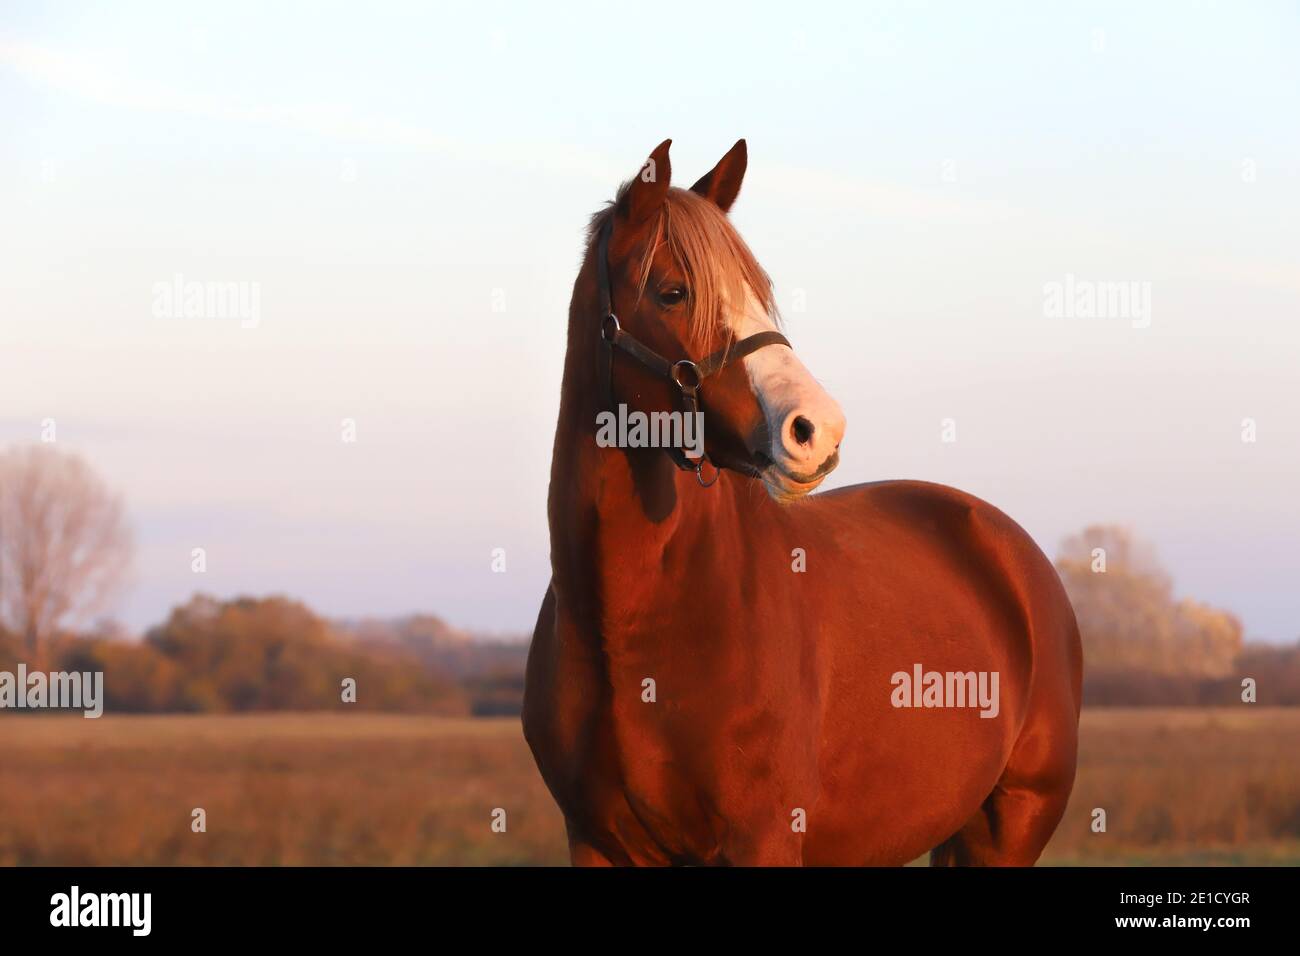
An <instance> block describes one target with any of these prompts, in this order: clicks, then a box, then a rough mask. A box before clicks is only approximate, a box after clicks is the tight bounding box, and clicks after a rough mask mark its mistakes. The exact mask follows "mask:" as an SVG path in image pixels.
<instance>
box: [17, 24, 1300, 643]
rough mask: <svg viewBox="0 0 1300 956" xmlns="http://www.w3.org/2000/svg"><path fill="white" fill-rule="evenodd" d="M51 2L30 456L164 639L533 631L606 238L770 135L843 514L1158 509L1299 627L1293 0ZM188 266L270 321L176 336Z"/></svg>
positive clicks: (1186, 583) (24, 56)
mask: <svg viewBox="0 0 1300 956" xmlns="http://www.w3.org/2000/svg"><path fill="white" fill-rule="evenodd" d="M45 6H46V5H44V4H35V3H32V4H13V3H10V4H6V8H5V11H4V13H3V14H0V17H2V19H0V115H2V116H3V125H2V126H0V445H3V444H8V443H10V442H15V441H26V440H35V439H36V438H37V437H38V435H39V427H40V422H41V420H43V419H45V418H53V419H55V421H56V422H57V427H58V436H59V441H60V442H61V443H62V444H63V445H64V446H65V447H68V448H72V449H75V450H78V451H80V452H82V453H84V454H85V455H86V456H87V457H88V458H89V459H90V460H92V461H93V463H94V464H95V465H96V466H97V467H98V468H99V470H100V471H101V472H102V473H103V474H104V475H105V477H106V478H108V479H109V481H110V482H111V483H112V484H114V485H115V486H117V487H119V488H120V489H122V491H123V492H124V493H125V495H126V497H127V501H128V504H129V506H130V510H131V513H132V516H133V521H134V524H135V527H136V530H137V535H138V538H139V555H138V560H137V564H136V569H135V584H134V587H133V589H132V590H131V592H130V593H129V594H128V595H127V597H126V598H125V600H124V601H123V602H122V604H121V606H120V608H119V609H118V610H119V613H120V614H121V615H122V616H123V617H124V618H125V619H126V620H127V621H128V622H129V623H130V624H131V625H133V626H137V627H138V626H143V625H146V624H149V623H151V622H154V621H157V620H159V619H160V618H161V617H162V616H163V615H164V614H165V612H166V610H167V608H168V607H169V606H170V605H171V604H173V603H176V602H178V601H180V600H183V599H184V598H185V597H186V596H187V595H188V594H189V593H190V592H191V591H193V590H195V589H196V588H203V589H206V590H209V591H213V592H216V593H218V594H232V593H236V592H243V591H251V592H254V593H264V592H268V591H283V592H287V593H290V594H294V595H297V596H299V597H302V598H303V599H304V600H306V601H307V602H308V603H310V604H311V605H313V606H314V607H316V608H318V609H320V610H322V611H324V612H327V613H331V614H362V613H376V614H387V613H400V612H405V611H411V610H429V611H433V612H436V613H439V614H442V615H444V616H445V617H447V618H448V619H449V620H451V621H453V622H454V623H457V624H460V625H465V626H470V627H477V628H484V629H490V630H497V631H520V630H526V629H528V628H530V627H531V625H532V621H533V619H534V617H535V613H536V607H537V603H538V601H539V599H540V596H541V593H542V591H543V589H544V587H545V583H546V578H547V573H548V572H547V569H548V564H547V532H546V522H545V494H546V480H547V472H548V468H549V455H550V442H551V435H552V430H553V427H554V418H555V410H556V402H557V397H558V386H559V374H560V363H561V359H562V348H563V330H564V323H565V321H566V306H567V301H568V295H569V291H570V287H571V284H572V281H573V275H574V271H575V268H576V265H577V262H578V257H579V254H580V251H581V238H582V230H583V227H584V225H585V222H586V219H587V217H588V215H589V214H590V213H591V212H592V211H594V210H595V209H596V208H597V207H598V206H599V205H600V203H601V202H602V201H604V200H605V199H607V198H609V197H610V196H611V195H612V193H613V191H614V188H615V187H616V185H617V184H618V182H619V180H621V179H623V178H626V177H627V176H630V175H631V174H632V173H633V172H634V171H635V170H636V169H637V167H638V165H639V163H640V161H641V159H642V158H643V157H644V155H645V154H646V153H647V152H648V151H649V149H650V148H651V147H653V146H654V145H655V144H656V143H658V142H659V141H660V140H661V139H663V138H665V137H667V136H671V137H673V139H674V146H673V165H674V168H675V169H676V170H677V172H678V179H679V181H683V182H685V183H689V182H690V181H693V180H694V178H695V177H696V176H698V175H699V174H700V173H701V172H703V171H704V170H706V169H707V168H708V167H709V166H710V165H711V164H712V163H713V162H714V161H716V159H717V158H718V157H719V156H720V155H721V154H722V153H723V152H724V151H725V150H726V149H727V148H728V147H729V146H730V145H731V144H732V143H733V142H734V141H735V140H736V138H737V137H740V136H744V137H746V138H747V139H748V140H749V146H750V158H751V161H750V175H749V178H748V180H747V182H746V186H745V189H744V191H743V192H742V194H741V199H740V202H739V203H738V205H737V207H736V209H735V213H734V216H735V219H736V221H737V223H738V225H739V226H740V228H741V230H742V232H743V233H744V234H745V236H746V237H747V238H748V240H749V241H750V244H751V245H752V246H753V248H754V249H755V251H756V252H757V253H758V255H759V258H760V259H761V260H762V262H763V263H764V265H765V266H766V267H767V268H768V269H769V271H770V272H771V273H772V274H773V276H774V278H775V280H776V284H777V290H778V296H779V298H780V301H781V302H782V304H783V306H784V308H785V311H786V317H787V325H788V331H789V333H790V335H791V338H792V339H793V340H794V342H795V345H796V347H797V348H798V350H799V352H800V355H801V357H802V358H803V359H804V361H805V363H806V364H807V365H808V366H809V368H810V369H811V370H812V371H813V372H814V374H816V375H817V376H818V377H819V378H820V379H821V380H822V381H823V382H824V383H825V385H826V386H827V387H828V389H829V390H830V391H831V392H832V394H834V395H835V396H836V398H837V399H838V400H839V401H840V403H841V404H842V405H843V407H844V409H845V412H846V414H847V417H848V420H849V431H848V435H847V437H846V440H845V444H844V449H843V464H842V465H841V467H840V469H839V471H838V472H837V473H836V475H835V476H833V479H832V482H831V484H832V485H836V484H847V483H853V482H858V481H867V480H875V479H879V478H888V477H914V478H925V479H929V480H935V481H942V482H946V483H950V484H953V485H957V486H959V487H962V488H965V489H967V490H969V491H971V492H974V493H976V494H978V495H981V496H982V497H985V498H987V499H989V500H990V501H992V502H994V503H995V504H997V505H999V506H1000V507H1002V508H1003V509H1004V510H1006V511H1007V512H1008V513H1010V514H1011V515H1012V516H1013V517H1015V518H1016V519H1017V520H1018V521H1020V522H1021V523H1022V524H1023V525H1024V526H1025V527H1026V528H1027V529H1028V530H1029V531H1030V532H1031V533H1032V534H1034V536H1035V537H1036V538H1037V539H1038V541H1039V542H1040V543H1041V544H1042V545H1043V547H1044V548H1045V549H1046V550H1048V552H1049V553H1052V552H1054V551H1055V549H1056V545H1057V543H1058V541H1059V540H1060V538H1061V537H1063V536H1064V535H1066V534H1068V533H1070V532H1073V531H1075V530H1077V529H1078V528H1080V527H1081V526H1083V525H1084V524H1087V523H1090V522H1096V521H1117V522H1124V523H1128V524H1130V525H1132V526H1133V527H1134V528H1135V530H1137V531H1138V532H1139V533H1140V534H1142V535H1144V536H1145V537H1147V538H1149V539H1150V540H1152V541H1153V542H1154V543H1155V545H1156V546H1157V548H1158V549H1159V552H1160V554H1161V555H1162V557H1163V559H1164V561H1165V563H1166V564H1167V565H1168V566H1169V568H1170V570H1171V572H1172V573H1173V575H1174V577H1175V580H1176V582H1177V585H1178V587H1179V590H1180V591H1182V592H1183V593H1187V594H1190V595H1193V596H1196V597H1198V598H1201V599H1203V600H1208V601H1212V602H1215V603H1218V604H1220V605H1222V606H1225V607H1228V608H1231V609H1232V610H1234V611H1236V612H1237V613H1238V614H1240V615H1241V617H1242V618H1243V620H1244V622H1245V624H1246V627H1247V631H1248V633H1249V634H1250V635H1251V636H1255V637H1262V638H1268V639H1274V640H1282V639H1288V640H1289V639H1293V638H1294V637H1296V636H1297V635H1300V596H1297V595H1298V593H1300V592H1298V591H1297V588H1296V586H1295V582H1296V581H1297V580H1298V579H1300V549H1298V548H1297V547H1296V544H1297V541H1300V506H1298V505H1297V503H1296V499H1295V489H1296V488H1297V487H1300V422H1297V411H1298V410H1300V402H1298V401H1297V384H1296V368H1297V364H1298V360H1300V328H1298V323H1300V269H1298V268H1297V253H1298V252H1300V226H1298V225H1297V223H1298V222H1300V217H1298V216H1297V213H1300V126H1297V124H1296V122H1295V117H1296V116H1297V115H1300V64H1298V62H1297V58H1296V56H1295V51H1296V50H1297V49H1300V14H1298V13H1297V12H1296V8H1295V6H1294V5H1293V4H1287V3H1223V4H1213V3H1165V4H1157V3H1151V4H1141V5H1134V4H1127V3H1102V4H1097V3H1094V4H1077V5H1071V4H1035V3H1022V4H991V5H990V4H979V5H974V4H963V3H901V4H869V5H863V4H860V3H845V4H829V5H819V4H812V3H804V4H798V5H796V6H793V7H792V6H791V5H790V4H786V3H782V4H755V5H745V6H740V5H731V4H728V5H726V11H727V12H725V13H723V12H717V13H713V12H710V9H709V8H708V7H707V6H706V5H702V4H698V3H697V4H682V5H680V6H673V5H653V6H647V5H644V4H628V5H626V6H621V7H620V6H619V5H612V4H607V3H600V4H591V5H587V6H574V5H565V7H564V9H563V10H557V8H555V7H554V6H537V5H527V6H525V5H506V4H500V5H481V4H474V5H465V6H464V7H462V8H460V9H459V10H455V11H452V12H446V11H439V12H435V11H432V10H427V9H424V7H423V5H410V6H390V5H386V4H377V3H376V4H366V5H351V6H344V5H341V4H339V5H330V4H318V3H279V4H276V3H257V4H254V3H249V4H221V5H216V6H211V7H206V8H199V9H197V10H195V11H189V10H182V9H179V8H180V7H182V6H183V5H179V4H164V3H158V4H114V5H112V6H111V7H110V6H107V5H98V6H91V5H89V4H87V5H80V4H59V5H56V6H54V7H53V9H45ZM1248 170H1253V178H1252V177H1251V176H1249V175H1247V171H1248ZM177 273H181V274H183V275H184V276H185V277H186V278H187V279H194V280H200V281H216V280H235V281H243V282H250V283H252V282H256V283H259V285H260V292H261V321H260V324H259V325H258V327H257V328H255V329H246V328H241V327H240V324H239V322H237V321H231V320H221V319H191V320H186V319H159V318H155V317H154V316H153V314H152V312H151V304H152V288H153V285H154V284H155V283H157V282H167V281H170V280H171V278H172V277H173V276H174V275H175V274H177ZM1067 274H1073V275H1075V276H1078V277H1080V278H1082V279H1094V280H1135V281H1143V282H1150V283H1151V294H1152V322H1151V326H1150V328H1145V329H1137V328H1133V327H1132V324H1131V323H1129V322H1127V321H1124V320H1119V319H1109V320H1090V321H1088V320H1079V321H1068V320H1059V319H1057V320H1053V319H1048V318H1045V317H1044V315H1043V285H1044V283H1046V282H1051V281H1060V280H1063V279H1064V277H1065V276H1066V275H1067ZM495 290H500V291H499V293H498V298H497V301H504V305H505V310H504V312H500V313H494V312H493V311H492V304H493V301H494V291H495ZM800 296H802V297H803V298H804V299H806V303H807V308H806V310H805V311H802V312H800V311H796V310H794V309H793V308H792V304H793V303H794V302H795V301H796V300H797V299H798V298H799V297H800ZM502 297H503V298H502ZM349 417H350V418H355V419H356V421H357V426H358V441H357V442H356V443H355V444H344V443H343V442H341V441H340V440H339V431H340V421H341V419H343V418H349ZM945 417H951V418H953V419H955V420H956V422H957V427H958V441H957V442H956V443H954V444H943V443H941V442H940V440H939V437H940V421H941V419H943V418H945ZM1245 417H1252V418H1254V419H1256V420H1257V422H1258V428H1259V440H1258V441H1257V442H1256V443H1254V444H1243V443H1242V442H1241V440H1240V432H1241V420H1242V419H1243V418H1245ZM465 462H470V463H472V465H471V467H469V468H468V469H467V468H466V467H465V466H464V464H463V463H465ZM199 546H201V547H205V548H206V549H207V551H208V562H209V570H208V573H207V574H206V575H205V576H203V577H201V578H200V577H197V576H195V575H193V574H192V573H191V571H190V559H189V554H190V549H191V548H193V547H199ZM494 547H504V548H506V549H507V561H508V565H507V566H508V571H507V573H506V574H504V575H499V574H492V573H491V571H490V565H489V562H490V552H491V549H492V548H494Z"/></svg>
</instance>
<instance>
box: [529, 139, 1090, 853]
mask: <svg viewBox="0 0 1300 956" xmlns="http://www.w3.org/2000/svg"><path fill="white" fill-rule="evenodd" d="M668 147H669V142H665V143H663V144H662V145H660V146H659V147H658V148H657V149H656V150H655V151H654V152H653V153H652V154H651V156H650V159H649V160H648V161H647V162H646V164H645V166H643V167H642V170H641V171H640V173H639V174H638V175H637V176H636V177H634V178H633V179H632V180H630V181H629V182H628V183H627V184H625V185H624V186H623V188H622V189H621V190H620V191H619V193H618V197H617V199H616V201H615V202H614V203H613V204H612V205H611V206H609V207H608V208H606V209H604V210H603V211H601V212H599V213H597V214H596V216H595V217H594V218H593V220H592V226H591V234H590V236H589V244H588V249H587V255H586V259H585V261H584V263H583V266H582V269H581V271H580V273H579V275H578V278H577V281H576V283H575V285H574V291H573V299H572V304H571V306H570V309H569V332H568V351H567V355H566V358H565V363H564V381H563V387H562V390H561V396H560V414H559V424H558V427H557V428H556V434H555V446H554V457H553V461H552V465H551V483H550V496H549V503H548V511H549V517H550V529H551V564H552V576H551V583H550V587H549V589H548V590H547V592H546V595H545V598H544V599H543V601H542V608H541V613H540V614H539V616H538V619H537V628H536V632H535V633H534V635H533V643H532V648H531V651H530V653H529V658H528V671H527V682H526V689H525V695H524V712H523V722H524V732H525V736H526V737H527V739H528V743H529V745H530V747H531V748H532V751H533V755H534V757H535V758H536V760H537V764H538V767H539V768H540V770H541V773H542V776H543V778H544V779H545V781H546V784H547V786H548V787H549V788H550V790H551V793H552V794H553V796H554V797H555V799H556V801H557V802H558V803H559V805H560V808H561V809H562V810H563V812H564V816H565V820H566V824H567V828H568V836H569V845H570V851H571V856H572V860H573V862H574V864H579V865H611V864H613V865H627V864H643V865H654V864H694V865H704V864H735V865H800V864H807V865H862V864H876V865H899V864H902V863H905V862H907V861H909V860H912V859H914V858H916V857H918V856H920V855H921V854H923V853H925V852H926V851H933V852H932V854H931V862H932V863H935V864H1009V865H1029V864H1032V863H1033V862H1034V861H1035V860H1036V859H1037V858H1038V855H1039V853H1040V852H1041V851H1042V849H1043V846H1044V845H1045V844H1046V843H1047V841H1048V838H1049V837H1050V836H1051V835H1052V832H1053V830H1054V829H1055V828H1056V825H1057V823H1058V822H1059V821H1060V819H1061V816H1062V814H1063V812H1064V810H1065V805H1066V801H1067V799H1068V797H1069V794H1070V788H1071V786H1072V784H1073V781H1074V770H1075V756H1076V743H1077V731H1078V717H1079V698H1080V677H1081V671H1082V660H1081V654H1080V647H1079V636H1078V629H1077V626H1076V624H1075V619H1074V613H1073V611H1072V609H1071V607H1070V603H1069V600H1068V599H1067V597H1066V595H1065V591H1064V589H1063V588H1062V586H1061V583H1060V580H1059V579H1058V577H1057V575H1056V571H1055V569H1054V568H1053V567H1052V565H1051V563H1050V562H1049V561H1048V560H1047V558H1046V557H1044V556H1043V554H1042V552H1041V551H1040V550H1039V549H1038V547H1037V546H1035V544H1034V542H1033V541H1032V540H1031V539H1030V537H1029V535H1028V534H1026V533H1025V532H1024V531H1023V530H1022V529H1021V528H1020V527H1019V526H1018V525H1016V524H1015V523H1014V522H1013V521H1012V520H1011V519H1010V518H1008V517H1006V516H1005V515H1004V514H1002V513H1001V512H1000V511H998V510H997V509H995V508H993V507H992V506H991V505H988V504H986V503H984V502H983V501H980V500H978V499H976V498H973V497H971V496H970V495H967V494H964V493H962V492H960V491H957V490H954V489H952V488H947V487H944V486H941V485H935V484H928V483H924V482H917V481H882V482H875V483H871V484H864V485H855V486H853V487H851V488H841V489H838V490H836V491H831V492H828V493H825V494H819V495H814V496H812V497H807V498H805V497H804V496H805V495H807V494H808V492H810V491H812V490H813V489H814V488H815V487H816V486H817V485H818V484H819V483H820V482H821V480H822V479H823V478H824V477H825V475H826V474H827V473H828V472H829V471H830V470H831V469H832V468H834V466H835V464H836V463H837V462H838V454H837V449H838V447H839V443H840V439H841V436H842V435H843V432H844V418H843V415H842V414H841V412H840V409H839V407H838V406H837V405H836V403H835V402H834V401H833V400H832V399H831V398H830V397H829V396H828V395H827V394H826V393H825V392H824V391H823V390H822V389H821V387H820V386H819V385H818V384H817V383H816V381H815V380H814V379H813V378H812V377H811V375H809V373H808V371H807V369H805V368H804V366H803V365H802V364H801V363H800V362H799V360H798V358H796V357H795V355H794V353H793V351H792V350H791V349H790V348H789V346H788V343H787V342H786V340H785V338H784V336H782V335H780V334H779V333H778V332H777V331H776V327H775V321H776V318H775V317H776V310H775V308H774V306H773V302H772V291H771V283H770V281H769V280H768V278H767V276H766V274H765V273H764V272H763V270H762V269H761V268H760V267H759V266H758V264H757V262H756V261H755V260H754V257H753V255H752V254H751V253H750V251H749V249H748V247H747V246H746V245H745V244H744V242H743V241H742V240H741V239H740V237H739V235H738V234H737V233H736V231H735V229H734V228H733V227H732V225H731V223H730V221H729V220H728V218H727V215H726V214H727V211H728V209H729V208H730V207H731V204H732V202H733V201H734V200H735V198H736V195H737V193H738V192H739V191H740V183H741V179H742V177H743V175H744V172H745V166H746V151H745V143H744V141H743V140H741V141H740V142H739V143H737V144H736V145H735V147H733V148H732V150H731V151H730V152H728V153H727V155H726V156H724V157H723V158H722V160H721V161H720V162H719V163H718V165H717V166H716V167H715V168H714V169H713V170H712V171H711V172H709V173H708V174H707V175H705V176H704V177H703V178H702V179H700V180H699V182H697V183H696V184H695V185H694V186H693V187H692V188H691V189H690V190H683V189H678V188H670V186H669V179H670V175H671V171H670V166H669V159H668ZM718 349H720V350H721V351H717V350H718ZM711 352H712V354H711V355H709V358H708V359H704V358H703V356H705V355H706V354H709V353H711ZM692 360H694V361H692ZM620 405H622V406H626V408H625V409H624V412H628V413H631V412H643V413H651V412H673V411H683V412H690V411H694V410H695V409H696V408H697V407H698V410H699V411H700V412H701V413H702V415H703V423H704V424H703V427H704V442H703V450H704V455H703V456H702V457H700V456H698V454H697V455H696V456H694V457H691V456H688V455H687V454H685V453H683V451H682V450H680V449H674V448H670V449H667V450H665V449H664V448H662V447H608V443H604V444H602V443H599V442H598V441H597V440H596V434H597V428H598V420H599V419H598V416H600V415H601V413H602V412H608V411H610V410H612V409H614V408H616V407H618V406H620ZM624 444H625V445H626V444H632V442H630V441H627V442H624ZM710 485H711V486H710ZM764 488H765V489H766V491H767V492H768V493H767V494H764V493H763V491H762V490H761V489H764Z"/></svg>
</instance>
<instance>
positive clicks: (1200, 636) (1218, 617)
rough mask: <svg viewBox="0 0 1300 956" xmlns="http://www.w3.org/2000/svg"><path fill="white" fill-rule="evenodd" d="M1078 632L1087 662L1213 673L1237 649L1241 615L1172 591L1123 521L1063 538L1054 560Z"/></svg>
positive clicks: (1225, 667) (1226, 665) (1097, 666)
mask: <svg viewBox="0 0 1300 956" xmlns="http://www.w3.org/2000/svg"><path fill="white" fill-rule="evenodd" d="M1056 568H1057V571H1058V572H1059V573H1060V575H1061V580H1062V582H1063V583H1064V584H1065V588H1066V591H1068V592H1069V595H1070V601H1071V602H1072V603H1073V605H1074V613H1075V616H1076V617H1077V618H1078V621H1079V631H1080V633H1081V635H1082V638H1083V650H1084V661H1085V667H1086V669H1088V670H1133V671H1146V672H1150V673H1154V674H1169V675H1199V676H1205V677H1220V676H1223V675H1224V674H1227V673H1228V671H1229V670H1230V669H1231V667H1232V664H1233V661H1234V660H1235V659H1236V657H1237V655H1238V654H1239V653H1240V652H1241V645H1242V640H1241V637H1242V634H1241V622H1240V621H1238V620H1237V618H1236V617H1235V616H1234V615H1232V614H1230V613H1228V612H1226V611H1221V610H1219V609H1217V608H1213V607H1210V606H1208V605H1205V604H1201V603H1199V602H1197V601H1193V600H1191V599H1188V598H1183V599H1181V600H1178V599H1175V598H1174V596H1173V584H1172V581H1171V580H1170V578H1169V575H1168V574H1167V573H1166V572H1165V571H1164V569H1163V568H1162V567H1161V566H1160V563H1159V561H1158V560H1157V558H1156V556H1155V552H1154V551H1153V550H1152V549H1151V548H1150V547H1149V546H1147V545H1145V544H1143V543H1142V542H1140V541H1138V540H1136V539H1135V538H1134V537H1133V535H1132V534H1131V533H1130V532H1129V531H1128V530H1127V529H1125V528H1121V527H1115V526H1109V525H1096V526H1093V527H1090V528H1087V529H1085V530H1084V531H1082V532H1081V533H1079V534H1077V535H1073V536H1072V537H1070V538H1067V539H1066V540H1065V541H1064V542H1063V543H1062V545H1061V550H1060V553H1059V555H1058V557H1057V561H1056Z"/></svg>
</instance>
